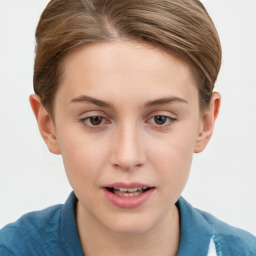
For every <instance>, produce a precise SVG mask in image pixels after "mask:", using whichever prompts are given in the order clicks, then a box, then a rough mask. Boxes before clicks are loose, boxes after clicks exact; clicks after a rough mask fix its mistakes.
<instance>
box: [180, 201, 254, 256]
mask: <svg viewBox="0 0 256 256" xmlns="http://www.w3.org/2000/svg"><path fill="white" fill-rule="evenodd" d="M177 207H178V209H179V212H180V218H181V233H183V234H184V235H183V237H186V241H190V244H191V243H194V247H195V248H197V249H198V250H199V249H200V248H202V246H203V247H205V248H207V249H208V247H209V244H210V241H213V242H214V245H215V249H216V252H217V253H218V255H222V256H225V255H243V256H256V237H255V236H254V235H252V234H250V233H249V232H247V231H244V230H242V229H239V228H236V227H233V226H231V225H229V224H227V223H225V222H223V221H221V220H219V219H217V218H216V217H214V216H213V215H211V214H210V213H207V212H205V211H202V210H199V209H196V208H194V207H193V206H192V205H191V204H189V203H188V202H187V201H186V200H185V199H184V198H182V197H180V199H179V201H178V202H177ZM195 234H196V235H195ZM190 237H192V238H190ZM181 242H182V241H181ZM205 254H206V253H205V252H204V255H205ZM202 255H203V254H202Z"/></svg>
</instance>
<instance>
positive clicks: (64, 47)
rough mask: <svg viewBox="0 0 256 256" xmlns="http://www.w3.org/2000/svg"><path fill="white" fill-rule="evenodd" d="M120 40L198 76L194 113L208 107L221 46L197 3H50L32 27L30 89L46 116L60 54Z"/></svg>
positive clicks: (97, 0) (60, 67)
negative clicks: (165, 56)
mask: <svg viewBox="0 0 256 256" xmlns="http://www.w3.org/2000/svg"><path fill="white" fill-rule="evenodd" d="M120 39H121V40H134V41H138V42H144V43H148V44H151V45H154V46H156V47H159V48H161V49H163V50H164V51H166V52H168V53H170V54H172V55H174V56H176V57H178V58H180V59H182V60H183V61H185V62H186V63H188V64H189V65H190V66H191V67H192V70H193V71H194V73H195V74H196V77H197V78H198V91H199V101H200V102H199V105H200V110H203V109H204V108H205V107H207V106H208V105H209V102H210V99H211V95H212V91H213V88H214V84H215V82H216V79H217V76H218V73H219V70H220V66H221V45H220V40H219V37H218V33H217V30H216V28H215V26H214V24H213V22H212V20H211V18H210V16H209V15H208V13H207V11H206V9H205V8H204V6H203V4H202V3H201V2H200V1H199V0H122V1H120V0H52V1H50V3H49V4H48V5H47V7H46V8H45V10H44V11H43V13H42V15H41V18H40V20H39V23H38V26H37V29H36V58H35V65H34V91H35V93H36V94H37V95H38V96H39V97H40V98H41V102H42V105H43V106H44V107H45V109H46V110H47V111H48V112H49V113H50V114H52V116H53V115H54V113H53V112H54V109H53V105H54V99H55V95H56V93H57V91H58V88H59V86H60V84H61V78H62V73H63V63H64V59H65V56H66V55H67V54H68V53H70V52H71V51H73V50H74V49H75V48H77V47H79V46H82V45H86V44H90V43H95V42H111V41H115V40H120Z"/></svg>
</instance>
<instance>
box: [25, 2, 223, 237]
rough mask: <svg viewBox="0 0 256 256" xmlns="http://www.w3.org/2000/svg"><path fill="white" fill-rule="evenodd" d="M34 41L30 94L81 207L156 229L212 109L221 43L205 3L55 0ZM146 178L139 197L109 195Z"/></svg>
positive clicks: (117, 224)
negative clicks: (142, 197) (128, 200)
mask: <svg viewBox="0 0 256 256" xmlns="http://www.w3.org/2000/svg"><path fill="white" fill-rule="evenodd" d="M36 40H37V46H36V58H35V66H34V90H35V93H36V94H35V95H32V96H31V97H30V102H31V105H32V108H33V110H34V113H35V115H36V118H37V121H38V125H39V129H40V131H41V134H42V137H43V138H44V140H45V142H46V144H47V146H48V148H49V150H50V151H51V152H53V153H55V154H62V156H63V161H64V165H65V169H66V173H67V176H68V179H69V181H70V183H71V186H72V187H73V189H74V191H75V193H76V195H77V197H78V199H79V202H81V205H82V208H81V209H83V210H82V211H83V213H84V215H86V216H87V217H88V216H90V217H92V216H93V218H94V220H97V221H99V222H100V223H102V224H103V226H105V227H107V228H108V229H110V230H115V231H122V230H125V231H126V232H143V231H145V230H148V229H150V228H152V227H153V226H154V224H155V223H157V222H159V220H160V219H163V218H162V217H163V216H166V215H167V213H168V212H170V211H171V209H173V206H174V204H175V202H176V201H177V199H178V197H179V196H180V194H181V192H182V190H183V188H184V186H185V184H186V181H187V177H188V174H189V170H190V165H191V161H192V155H193V153H194V152H196V153H197V152H200V151H202V150H203V149H204V148H205V146H206V145H207V143H208V141H209V140H210V137H211V134H212V131H213V125H214V121H215V119H216V117H217V114H218V110H219V104H220V97H219V95H218V94H217V93H213V88H214V84H215V81H216V79H217V75H218V72H219V69H220V63H221V47H220V42H219V38H218V34H217V32H216V29H215V27H214V25H213V23H212V21H211V19H210V17H209V15H208V14H207V12H206V10H205V8H204V7H203V5H202V4H201V3H200V2H199V1H198V0H193V1H191V0H175V1H172V0H159V1H156V0H154V1H153V0H142V1H135V0H134V1H130V0H124V1H119V0H65V1H64V0H52V1H51V2H50V3H49V4H48V6H47V7H46V9H45V10H44V12H43V14H42V16H41V19H40V21H39V24H38V27H37V31H36ZM143 185H145V186H148V187H149V188H150V193H151V195H150V196H149V197H150V199H149V200H146V201H145V203H143V205H136V203H135V204H134V205H133V207H130V206H129V204H125V203H122V202H118V200H116V199H114V201H113V198H112V199H111V193H112V194H113V189H112V188H109V187H114V186H117V187H121V186H124V187H127V186H128V187H131V186H137V187H138V186H139V187H142V186H143ZM170 188H171V189H170ZM111 190H112V191H111ZM90 193H91V194H93V195H94V196H93V197H92V196H88V195H89V194H90ZM118 193H119V192H118ZM143 193H145V192H143ZM109 194H110V196H109ZM106 198H108V199H109V200H105V199H106ZM159 199H160V200H159ZM115 200H116V201H115ZM110 202H111V203H110ZM113 202H114V203H113ZM127 208H129V209H130V208H132V209H133V211H132V212H131V211H127ZM149 208H150V209H152V214H148V212H149V211H148V209H149ZM106 212H107V213H109V214H105V213H106ZM146 213H147V215H145V214H146ZM131 215H132V216H136V218H134V221H133V222H131V221H130V217H131ZM148 216H149V217H148ZM88 218H89V217H88ZM128 219H129V221H128ZM142 220H143V221H142ZM135 222H136V223H135ZM134 224H135V225H134ZM124 226H125V228H124ZM137 227H138V230H134V228H135V229H136V228H137Z"/></svg>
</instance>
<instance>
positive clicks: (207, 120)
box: [194, 92, 221, 153]
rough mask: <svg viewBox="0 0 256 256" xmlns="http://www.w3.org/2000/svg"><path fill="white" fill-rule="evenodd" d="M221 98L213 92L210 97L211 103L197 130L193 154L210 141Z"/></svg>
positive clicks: (201, 149)
mask: <svg viewBox="0 0 256 256" xmlns="http://www.w3.org/2000/svg"><path fill="white" fill-rule="evenodd" d="M220 101H221V96H220V94H219V93H217V92H214V93H213V94H212V97H211V101H210V104H209V106H208V107H207V109H206V110H205V111H204V115H203V117H202V124H201V127H200V129H199V134H198V138H197V140H196V145H195V148H194V153H200V152H202V151H203V150H204V149H205V147H206V145H207V144H208V142H209V141H210V139H211V137H212V133H213V128H214V123H215V121H216V119H217V117H218V114H219V110H220Z"/></svg>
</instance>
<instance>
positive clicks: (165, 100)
mask: <svg viewBox="0 0 256 256" xmlns="http://www.w3.org/2000/svg"><path fill="white" fill-rule="evenodd" d="M172 102H181V103H186V104H188V102H187V101H186V100H185V99H182V98H179V97H167V98H161V99H156V100H150V101H148V102H147V103H146V104H145V107H154V106H157V105H164V104H168V103H172Z"/></svg>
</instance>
